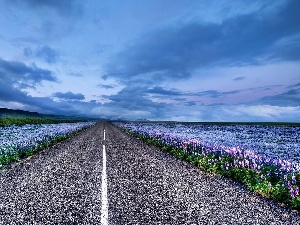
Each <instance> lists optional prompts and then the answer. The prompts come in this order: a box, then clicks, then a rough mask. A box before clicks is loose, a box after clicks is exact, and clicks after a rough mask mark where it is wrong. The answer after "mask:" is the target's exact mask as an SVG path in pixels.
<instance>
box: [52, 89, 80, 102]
mask: <svg viewBox="0 0 300 225" xmlns="http://www.w3.org/2000/svg"><path fill="white" fill-rule="evenodd" d="M52 96H53V97H57V98H60V99H63V100H71V101H74V100H84V99H85V97H84V95H83V94H81V93H76V94H75V93H73V92H70V91H68V92H65V93H63V92H56V93H54V94H53V95H52Z"/></svg>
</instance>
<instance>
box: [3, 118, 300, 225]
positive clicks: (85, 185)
mask: <svg viewBox="0 0 300 225" xmlns="http://www.w3.org/2000/svg"><path fill="white" fill-rule="evenodd" d="M104 129H105V134H106V135H105V137H106V138H105V139H106V140H103V138H104V136H103V130H104ZM103 145H105V149H106V167H105V168H106V175H107V201H108V224H116V225H120V224H189V225H192V224H276V225H277V224H300V215H299V214H298V213H295V212H292V211H291V210H288V209H285V208H283V207H281V206H279V205H278V204H276V203H274V202H273V201H271V200H267V199H264V198H262V197H259V196H256V195H254V194H253V193H251V192H249V191H247V190H246V189H245V188H243V187H242V186H240V185H239V184H236V183H235V182H233V181H230V180H228V179H225V178H222V177H219V176H209V175H207V174H205V173H203V172H201V171H199V170H198V169H197V168H196V167H194V166H192V165H189V164H187V163H185V162H183V161H181V160H178V159H176V158H174V157H173V156H170V155H168V154H167V153H165V152H162V151H160V150H158V149H157V148H155V147H151V146H148V145H146V144H144V143H143V142H142V141H140V140H138V139H136V138H133V137H130V136H128V135H127V134H125V133H123V132H121V131H120V130H119V129H117V128H116V127H114V126H112V125H110V124H108V123H100V124H97V125H96V126H94V127H92V128H90V129H88V130H86V131H84V132H82V133H80V134H78V135H77V136H75V137H72V138H70V139H68V140H66V141H63V142H61V143H59V144H57V145H55V146H53V147H51V148H48V149H45V150H43V151H42V152H39V153H38V154H36V155H34V156H33V157H32V158H30V159H27V160H25V161H23V162H21V163H19V164H17V165H14V166H13V167H12V168H10V169H8V170H6V171H2V172H0V224H101V216H102V215H101V213H102V212H103V211H102V210H101V209H102V201H103V199H102V189H103V185H101V184H102V172H103V154H102V153H103Z"/></svg>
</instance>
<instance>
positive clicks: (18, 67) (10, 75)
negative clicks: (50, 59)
mask: <svg viewBox="0 0 300 225" xmlns="http://www.w3.org/2000/svg"><path fill="white" fill-rule="evenodd" d="M0 75H1V76H0V81H2V82H3V84H4V85H17V86H18V85H22V84H27V85H36V84H40V83H41V82H42V81H53V82H57V78H56V77H55V76H54V75H53V73H52V72H51V71H50V70H45V69H41V68H38V67H37V66H36V65H35V64H32V65H31V66H28V65H26V64H24V63H22V62H18V61H6V60H3V59H0Z"/></svg>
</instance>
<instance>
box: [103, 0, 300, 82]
mask: <svg viewBox="0 0 300 225" xmlns="http://www.w3.org/2000/svg"><path fill="white" fill-rule="evenodd" d="M299 8H300V1H298V0H291V1H286V2H284V3H283V5H281V6H280V7H278V8H275V9H273V12H270V11H268V12H265V11H264V8H262V9H261V10H260V11H257V12H255V13H251V14H247V15H237V16H235V17H233V18H229V19H226V20H224V21H223V22H221V23H220V24H214V23H207V24H204V23H199V22H191V23H186V24H184V25H178V26H172V27H164V28H161V29H158V30H155V31H153V32H152V33H150V34H147V35H145V36H144V37H141V38H140V39H139V40H137V41H136V42H135V43H133V44H131V45H130V46H129V47H128V48H127V49H125V50H124V51H122V52H120V53H119V55H118V56H117V57H116V58H115V62H112V63H111V64H109V65H107V74H106V75H105V76H106V77H109V76H112V77H117V78H119V79H120V80H122V81H123V82H129V81H128V80H134V79H137V76H139V77H143V79H144V80H145V79H146V80H147V79H148V80H151V81H153V80H155V81H157V80H159V81H161V80H164V79H185V78H188V77H189V76H191V73H192V72H193V71H194V70H195V69H199V68H201V67H208V66H214V65H245V64H258V63H264V62H263V61H262V60H259V59H258V58H264V60H274V59H275V60H288V59H291V58H293V59H300V55H299V53H298V52H299V51H298V52H297V51H293V49H298V48H299V47H300V42H299V41H296V40H290V39H289V42H288V46H289V49H290V50H291V51H289V50H288V48H284V47H282V46H284V44H285V41H284V39H285V38H288V37H291V36H293V35H297V34H299V32H300V23H299V22H298V21H300V13H299ZM279 42H283V44H282V45H281V46H279V45H278V43H279ZM280 49H281V50H280ZM283 50H285V54H282V53H281V52H282V51H283Z"/></svg>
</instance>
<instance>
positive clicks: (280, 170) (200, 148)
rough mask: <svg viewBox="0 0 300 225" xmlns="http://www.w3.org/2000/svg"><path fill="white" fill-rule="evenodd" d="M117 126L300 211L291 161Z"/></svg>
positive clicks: (299, 175) (299, 177)
mask: <svg viewBox="0 0 300 225" xmlns="http://www.w3.org/2000/svg"><path fill="white" fill-rule="evenodd" d="M115 125H117V126H118V127H119V128H121V129H122V130H123V131H125V132H126V133H128V134H129V135H131V136H134V137H137V138H139V139H141V140H143V141H144V142H146V143H148V144H150V145H153V146H156V147H158V148H160V149H161V150H163V151H167V152H169V153H170V154H172V155H174V156H176V157H178V158H180V159H183V160H186V161H187V162H189V163H191V164H194V165H195V166H197V167H199V168H200V169H202V170H204V171H207V172H209V173H212V174H218V175H222V176H224V177H227V178H230V179H233V180H236V181H238V182H239V183H242V184H244V185H245V186H246V187H247V188H248V189H249V190H251V191H253V192H254V193H256V194H259V195H262V196H264V197H266V198H270V199H273V200H275V201H277V202H278V203H279V204H281V205H282V206H288V207H291V208H292V209H295V210H297V211H298V212H299V210H300V195H299V186H300V173H299V171H298V170H297V169H294V167H293V165H292V164H289V162H288V161H284V160H277V161H272V160H270V161H268V160H263V159H262V158H261V157H260V156H257V155H255V154H253V153H252V152H251V151H241V150H240V149H231V150H229V151H214V150H213V149H211V148H208V147H206V146H204V145H202V144H201V143H200V142H197V141H196V140H191V141H180V140H179V139H178V137H174V136H173V137H171V136H168V134H165V133H164V134H162V133H160V134H158V135H155V134H151V131H147V130H144V131H143V132H137V131H134V128H133V130H132V129H130V128H129V127H126V125H124V126H122V124H121V123H115ZM136 126H138V125H136ZM274 162H275V163H274Z"/></svg>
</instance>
